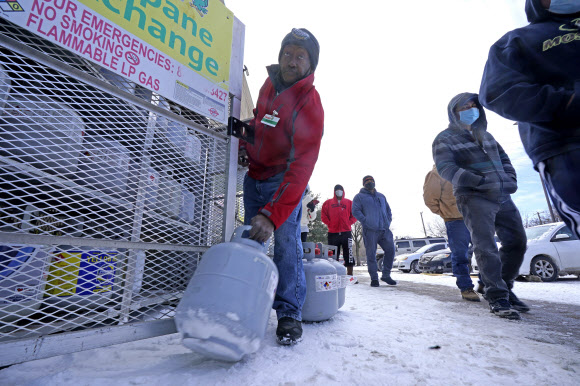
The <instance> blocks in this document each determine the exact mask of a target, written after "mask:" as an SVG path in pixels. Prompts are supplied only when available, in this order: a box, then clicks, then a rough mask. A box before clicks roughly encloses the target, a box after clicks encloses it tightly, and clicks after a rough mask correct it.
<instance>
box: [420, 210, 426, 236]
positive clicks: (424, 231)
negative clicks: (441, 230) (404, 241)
mask: <svg viewBox="0 0 580 386" xmlns="http://www.w3.org/2000/svg"><path fill="white" fill-rule="evenodd" d="M419 213H421V223H422V224H423V233H425V237H427V231H426V230H425V221H423V212H419Z"/></svg>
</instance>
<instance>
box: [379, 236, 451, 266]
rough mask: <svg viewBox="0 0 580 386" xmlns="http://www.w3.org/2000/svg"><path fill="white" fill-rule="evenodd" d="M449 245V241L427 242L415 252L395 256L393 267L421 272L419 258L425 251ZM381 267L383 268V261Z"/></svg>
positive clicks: (428, 251)
mask: <svg viewBox="0 0 580 386" xmlns="http://www.w3.org/2000/svg"><path fill="white" fill-rule="evenodd" d="M447 247H448V244H447V243H437V244H427V245H425V246H423V247H421V248H419V249H417V250H416V251H415V252H413V253H404V254H402V255H398V256H395V261H393V268H398V269H399V271H401V272H413V273H421V270H420V269H419V259H420V258H421V256H423V254H425V253H431V252H435V251H439V250H442V249H445V248H447ZM380 267H381V268H380V269H381V270H382V267H383V264H382V261H381V265H380Z"/></svg>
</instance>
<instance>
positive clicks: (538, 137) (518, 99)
mask: <svg viewBox="0 0 580 386" xmlns="http://www.w3.org/2000/svg"><path fill="white" fill-rule="evenodd" d="M526 15H527V16H528V21H529V22H530V24H529V25H528V26H526V27H523V28H518V29H515V30H513V31H511V32H508V33H507V34H505V35H504V36H503V37H502V38H501V39H500V40H498V41H497V42H496V43H495V44H494V45H493V46H492V47H491V49H490V51H489V57H488V60H487V64H486V66H485V72H484V73H483V79H482V81H481V88H480V100H481V103H482V104H483V105H484V106H485V107H487V108H488V109H490V110H492V111H495V112H496V113H498V114H499V115H501V116H503V117H505V118H508V119H512V120H514V121H517V122H518V126H519V131H520V137H521V139H522V142H523V144H524V148H525V149H526V152H527V153H528V155H529V156H530V158H531V159H532V162H533V164H534V168H535V169H536V170H538V171H539V172H540V174H541V175H542V177H543V179H544V181H545V182H546V185H547V187H548V191H549V192H550V195H551V197H552V200H553V202H554V204H555V205H556V209H557V210H558V213H560V216H561V217H562V218H563V219H564V221H565V222H566V224H567V225H568V226H569V227H570V229H571V230H572V231H573V232H574V233H575V234H576V236H577V237H580V167H579V165H580V66H579V65H578V62H579V58H580V1H578V0H575V1H569V0H568V1H562V0H552V1H550V0H527V1H526Z"/></svg>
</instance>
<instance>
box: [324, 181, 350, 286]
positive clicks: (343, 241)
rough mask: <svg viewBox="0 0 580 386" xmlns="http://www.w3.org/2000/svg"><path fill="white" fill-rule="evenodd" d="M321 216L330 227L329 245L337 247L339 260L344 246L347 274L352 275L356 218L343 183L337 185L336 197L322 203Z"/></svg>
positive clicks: (335, 188)
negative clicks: (353, 233) (353, 232)
mask: <svg viewBox="0 0 580 386" xmlns="http://www.w3.org/2000/svg"><path fill="white" fill-rule="evenodd" d="M320 218H321V220H322V222H323V223H325V224H326V226H327V227H328V245H334V246H336V247H337V250H336V259H337V260H338V258H339V256H340V247H342V251H343V252H342V254H343V255H344V265H345V266H346V270H347V274H348V275H352V270H353V268H352V267H353V266H354V256H353V255H352V232H351V227H352V224H354V223H355V222H356V218H354V216H353V215H352V201H351V200H349V199H347V198H344V188H343V187H342V185H336V186H335V187H334V198H331V199H329V200H326V201H325V202H324V204H322V211H321V212H320Z"/></svg>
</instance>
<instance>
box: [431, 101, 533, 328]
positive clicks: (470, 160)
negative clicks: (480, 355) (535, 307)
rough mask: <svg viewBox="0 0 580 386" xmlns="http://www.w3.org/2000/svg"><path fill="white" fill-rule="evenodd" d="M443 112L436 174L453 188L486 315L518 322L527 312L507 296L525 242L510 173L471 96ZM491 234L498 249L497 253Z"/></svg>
mask: <svg viewBox="0 0 580 386" xmlns="http://www.w3.org/2000/svg"><path fill="white" fill-rule="evenodd" d="M447 113H448V115H449V127H448V128H447V129H445V130H443V131H442V132H441V133H439V135H437V137H436V138H435V141H433V159H434V161H435V165H436V166H437V171H438V172H439V175H440V176H441V177H443V178H444V179H446V180H448V181H449V182H451V183H452V184H453V194H454V195H455V197H456V199H457V207H458V208H459V211H460V212H461V214H462V215H463V219H464V221H465V225H466V226H467V228H468V229H469V233H470V234H471V241H472V243H473V246H474V252H475V259H476V261H477V265H478V267H479V272H480V274H481V279H482V281H483V283H484V285H485V295H484V297H485V299H486V300H487V301H488V302H489V307H490V310H491V312H493V313H494V314H495V315H498V316H500V317H503V318H508V319H519V318H520V315H519V312H518V311H521V312H526V311H529V307H528V306H527V305H526V304H524V303H523V302H522V301H521V300H519V299H518V298H517V296H516V295H515V294H514V293H513V291H512V288H513V285H514V280H515V278H516V277H517V276H518V272H519V269H520V265H521V264H522V261H523V259H524V253H525V251H526V241H527V240H526V233H525V231H524V227H523V225H522V218H521V216H520V212H519V211H518V208H516V206H515V204H514V202H513V201H512V199H511V196H510V195H511V194H512V193H515V191H516V190H517V177H516V171H515V169H514V167H513V166H512V164H511V162H510V159H509V157H508V156H507V154H506V153H505V152H504V150H503V149H502V147H501V146H500V144H499V143H497V141H496V140H495V138H493V136H492V135H491V134H490V133H488V132H487V120H486V118H485V111H484V110H483V107H481V104H480V103H479V100H478V96H477V94H471V93H462V94H459V95H457V96H455V97H454V98H453V99H452V100H451V102H449V106H448V107H447ZM496 232H497V236H498V237H499V240H500V241H501V244H502V246H501V248H500V249H499V251H498V248H497V244H496V242H495V238H494V234H495V233H496Z"/></svg>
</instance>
